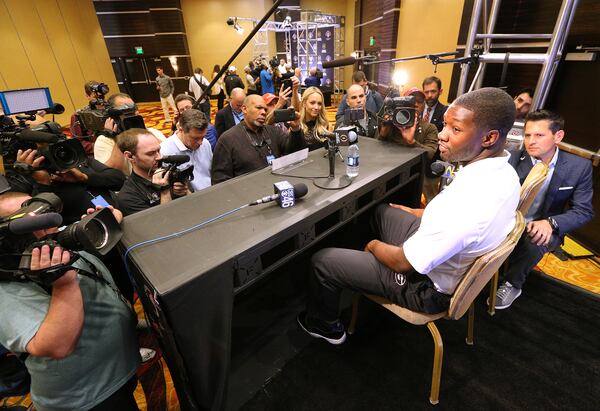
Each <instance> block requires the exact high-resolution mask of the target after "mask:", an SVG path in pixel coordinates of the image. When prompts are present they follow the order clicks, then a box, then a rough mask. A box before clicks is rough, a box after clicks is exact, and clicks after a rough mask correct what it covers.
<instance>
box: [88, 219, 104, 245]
mask: <svg viewBox="0 0 600 411" xmlns="http://www.w3.org/2000/svg"><path fill="white" fill-rule="evenodd" d="M84 231H85V235H86V236H87V238H88V239H89V240H90V242H91V243H92V245H93V246H94V247H95V248H96V249H100V248H102V247H104V246H105V245H106V244H107V243H108V229H107V228H106V226H105V225H104V223H102V221H99V220H91V221H90V222H89V224H86V225H85V228H84Z"/></svg>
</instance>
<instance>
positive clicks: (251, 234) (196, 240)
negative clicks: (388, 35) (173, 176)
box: [120, 138, 425, 410]
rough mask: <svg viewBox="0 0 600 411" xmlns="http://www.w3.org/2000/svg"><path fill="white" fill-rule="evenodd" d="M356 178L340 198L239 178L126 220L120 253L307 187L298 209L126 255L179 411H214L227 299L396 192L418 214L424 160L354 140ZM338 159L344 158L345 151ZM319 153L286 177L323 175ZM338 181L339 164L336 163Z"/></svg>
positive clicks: (262, 176)
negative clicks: (281, 191)
mask: <svg viewBox="0 0 600 411" xmlns="http://www.w3.org/2000/svg"><path fill="white" fill-rule="evenodd" d="M360 150H361V163H360V174H359V176H358V177H356V178H355V180H354V181H353V183H352V184H351V185H350V186H349V187H346V188H344V189H342V190H323V189H319V188H317V187H315V186H314V185H312V183H311V182H310V181H307V180H305V179H300V178H295V177H282V176H277V175H273V174H271V172H270V169H263V170H260V171H257V172H254V173H250V174H247V175H244V176H240V177H238V178H236V179H233V180H229V181H226V182H224V183H221V184H219V185H216V186H213V187H210V188H207V189H205V190H203V191H201V192H199V193H195V194H193V195H191V196H187V197H185V198H181V199H178V200H176V201H173V202H170V203H168V204H166V205H163V206H160V207H155V208H152V209H149V210H146V211H143V212H140V213H137V214H134V215H132V216H130V217H127V218H126V219H125V221H124V222H123V228H124V236H123V238H122V240H121V244H120V247H121V249H122V250H124V249H127V248H129V247H132V246H133V245H135V244H138V243H141V242H142V241H146V240H149V239H154V238H157V237H161V236H164V235H167V234H170V233H172V232H176V231H180V230H183V229H186V228H188V227H191V226H193V225H195V224H198V223H201V222H203V221H206V220H208V219H210V218H212V217H215V216H217V215H220V214H222V213H224V212H227V211H229V210H232V209H235V208H236V207H239V206H240V205H243V204H246V203H249V202H251V201H253V200H255V199H257V198H260V197H263V196H265V195H268V194H270V193H272V192H273V183H274V182H277V181H281V180H287V181H289V182H290V183H292V184H295V183H298V182H305V183H306V184H307V185H308V188H309V191H308V194H307V195H306V196H305V197H304V198H303V199H301V200H299V201H298V202H297V204H296V206H295V207H293V208H288V209H281V208H280V207H279V206H278V205H277V204H276V203H274V202H273V203H270V204H265V205H259V206H255V207H248V208H244V209H242V210H241V211H239V212H237V213H234V214H231V215H229V216H227V217H225V218H223V219H221V220H218V221H215V222H212V223H210V224H208V225H206V226H204V227H202V228H200V229H198V230H196V231H192V232H190V233H187V234H184V235H182V236H178V237H175V238H172V239H169V240H167V241H163V242H159V243H155V244H149V245H143V246H141V247H139V248H136V249H135V250H133V251H132V252H131V253H130V254H129V255H130V259H129V265H130V270H131V272H132V274H133V276H134V279H135V282H136V284H137V287H138V292H139V295H140V298H141V300H142V303H143V306H144V310H145V312H146V316H147V317H148V319H149V320H150V323H151V325H152V328H153V329H154V331H155V332H156V333H157V335H158V338H159V341H160V343H161V346H162V348H163V351H164V355H165V358H166V360H167V363H168V364H169V369H170V371H171V374H172V377H173V381H174V383H175V387H176V389H177V394H178V397H179V401H180V404H181V408H182V409H215V410H216V409H221V408H223V407H224V404H225V397H226V393H227V379H228V373H229V364H230V349H231V321H232V307H233V303H234V297H235V295H236V294H237V293H240V292H241V291H244V290H247V289H248V288H249V287H252V284H254V283H255V282H257V281H259V280H260V279H261V278H262V277H263V276H265V275H266V274H268V273H270V272H273V271H274V270H276V269H277V268H278V267H280V266H281V265H282V264H284V263H286V262H289V261H290V260H291V259H293V258H294V257H295V256H297V255H298V254H299V253H301V252H302V251H304V250H306V249H307V248H308V247H310V246H311V245H314V244H315V242H317V241H319V240H320V239H323V238H325V237H326V236H329V235H330V234H332V233H334V232H335V231H336V230H337V229H339V228H340V227H342V226H343V225H345V224H346V223H348V222H349V221H352V220H353V219H354V218H355V217H356V216H358V215H359V214H361V213H364V212H365V211H367V210H369V209H370V208H372V207H373V206H374V205H376V204H378V203H380V202H381V201H383V200H388V199H389V198H390V196H392V195H394V193H398V192H402V194H403V198H404V199H405V201H404V202H405V204H407V205H409V206H412V207H417V206H418V205H419V202H420V190H421V186H422V181H423V167H424V164H425V163H424V158H425V155H424V152H423V151H422V150H419V149H410V148H405V147H400V146H398V145H395V144H393V143H384V142H379V141H375V140H372V139H369V138H362V139H361V140H360ZM341 151H342V153H343V154H345V151H346V148H345V147H342V148H341ZM323 154H324V150H317V151H314V152H312V153H310V154H309V157H308V159H307V160H306V161H305V162H304V163H303V164H301V165H299V166H296V167H295V168H292V169H290V170H286V174H290V175H295V176H299V175H302V176H312V177H314V176H326V175H327V174H328V162H327V159H326V158H323ZM336 167H337V168H336V174H344V172H345V165H344V163H342V162H341V161H339V160H338V161H336Z"/></svg>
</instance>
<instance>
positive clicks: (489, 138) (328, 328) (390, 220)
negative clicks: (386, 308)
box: [298, 88, 520, 344]
mask: <svg viewBox="0 0 600 411" xmlns="http://www.w3.org/2000/svg"><path fill="white" fill-rule="evenodd" d="M514 119H515V109H514V103H513V101H512V98H511V97H510V96H509V95H508V94H506V93H505V92H504V91H502V90H500V89H496V88H482V89H479V90H475V91H472V92H470V93H467V94H463V95H462V96H460V97H458V98H457V99H456V100H455V101H454V103H453V104H452V105H451V106H450V108H449V109H448V111H447V112H446V114H445V116H444V120H445V127H444V129H443V130H442V132H441V133H440V134H439V137H438V140H439V147H440V154H441V157H442V159H443V160H444V161H448V162H452V163H454V162H459V163H462V165H463V168H462V169H461V170H460V171H459V172H458V173H457V174H456V177H455V178H454V181H453V182H452V184H451V185H449V186H448V187H447V188H446V189H445V190H444V191H443V192H442V193H440V194H438V195H437V196H436V197H435V198H434V199H433V200H432V201H431V202H430V203H429V204H427V207H426V208H425V209H411V208H408V207H404V206H400V205H394V206H389V205H381V206H379V208H378V209H377V211H376V213H375V223H376V226H377V228H378V231H379V235H380V238H381V241H380V240H372V241H371V242H369V243H368V244H367V246H366V248H365V251H358V250H347V249H338V248H327V249H323V250H321V251H319V252H318V253H316V254H315V255H314V256H313V258H312V261H311V265H312V271H313V274H314V276H315V281H312V283H311V290H310V294H309V302H308V305H307V311H306V312H303V313H301V314H300V315H299V316H298V323H299V324H300V326H301V327H302V328H303V329H304V331H306V332H307V333H308V334H310V335H311V336H313V337H316V338H323V339H325V340H326V341H328V342H329V343H331V344H341V343H343V342H344V341H345V339H346V332H345V330H344V326H343V325H342V324H341V322H340V321H339V317H338V310H339V299H340V295H341V291H342V289H344V288H347V289H350V290H353V291H357V292H361V293H367V294H375V295H379V296H382V297H385V298H387V299H388V300H390V301H392V302H393V303H395V304H398V305H400V306H403V307H406V308H408V309H410V310H413V311H419V312H425V313H439V312H443V311H445V310H447V309H448V306H449V304H450V299H451V297H452V294H453V293H454V290H455V289H456V287H457V285H458V283H459V282H460V280H461V278H462V277H463V275H464V274H465V273H466V271H467V270H468V268H469V267H470V265H471V264H472V263H473V261H474V260H475V259H476V258H477V257H479V256H480V255H482V254H484V253H486V252H488V251H490V250H493V249H494V248H496V247H497V246H498V245H499V244H500V243H501V242H502V241H503V240H504V239H505V238H506V236H507V235H508V233H509V232H510V231H511V230H512V229H513V227H514V224H515V211H516V209H517V203H518V201H519V190H520V185H519V178H518V176H517V174H516V172H515V171H514V169H513V168H512V167H511V165H510V164H509V163H508V159H509V155H508V152H506V151H505V150H504V144H505V141H506V135H507V133H508V131H509V130H510V129H511V127H512V125H513V123H514Z"/></svg>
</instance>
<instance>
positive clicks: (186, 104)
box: [175, 93, 196, 114]
mask: <svg viewBox="0 0 600 411" xmlns="http://www.w3.org/2000/svg"><path fill="white" fill-rule="evenodd" d="M195 102H196V100H195V99H194V97H192V96H190V95H187V94H184V93H181V94H178V95H177V97H175V107H177V111H178V112H179V114H181V113H183V112H184V111H186V110H189V109H190V108H192V106H193V105H194V103H195Z"/></svg>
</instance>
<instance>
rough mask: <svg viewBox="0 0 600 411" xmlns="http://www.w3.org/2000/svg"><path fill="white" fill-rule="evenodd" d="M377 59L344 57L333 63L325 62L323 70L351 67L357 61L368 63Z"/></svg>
mask: <svg viewBox="0 0 600 411" xmlns="http://www.w3.org/2000/svg"><path fill="white" fill-rule="evenodd" d="M376 58H377V57H375V56H363V57H352V56H350V57H342V58H340V59H335V60H331V61H324V62H323V68H324V69H328V68H333V67H342V66H351V65H352V64H354V63H356V62H357V61H362V60H367V61H373V60H375V59H376Z"/></svg>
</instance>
